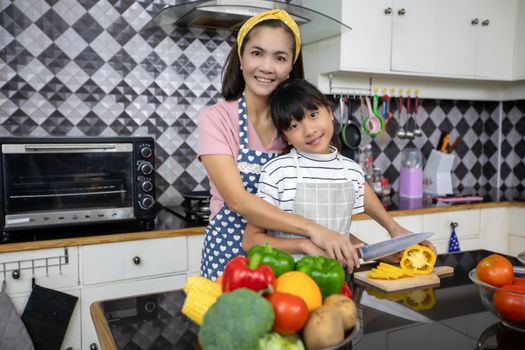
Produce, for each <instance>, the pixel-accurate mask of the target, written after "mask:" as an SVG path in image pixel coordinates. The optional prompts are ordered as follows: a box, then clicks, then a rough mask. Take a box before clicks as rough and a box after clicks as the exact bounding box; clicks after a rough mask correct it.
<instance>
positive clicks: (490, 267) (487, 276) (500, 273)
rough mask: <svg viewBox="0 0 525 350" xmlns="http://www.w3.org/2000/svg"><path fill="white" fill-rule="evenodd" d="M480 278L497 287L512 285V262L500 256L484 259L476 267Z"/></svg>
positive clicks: (495, 255)
mask: <svg viewBox="0 0 525 350" xmlns="http://www.w3.org/2000/svg"><path fill="white" fill-rule="evenodd" d="M476 275H477V276H478V278H479V279H480V280H481V281H483V282H485V283H488V284H490V285H492V286H495V287H502V286H505V285H507V284H512V281H513V280H514V270H513V268H512V264H511V262H510V261H509V260H508V259H507V258H505V257H503V256H501V255H498V254H492V255H490V256H487V257H486V258H484V259H482V260H481V261H480V262H479V263H478V266H477V267H476Z"/></svg>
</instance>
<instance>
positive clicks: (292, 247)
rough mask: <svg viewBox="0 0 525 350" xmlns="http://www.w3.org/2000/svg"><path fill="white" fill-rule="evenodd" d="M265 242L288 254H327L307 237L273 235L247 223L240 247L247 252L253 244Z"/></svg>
mask: <svg viewBox="0 0 525 350" xmlns="http://www.w3.org/2000/svg"><path fill="white" fill-rule="evenodd" d="M266 243H268V244H270V245H271V246H272V247H274V248H277V249H280V250H283V251H285V252H287V253H290V254H306V255H313V256H317V255H322V256H327V255H326V252H325V251H324V250H322V249H321V248H319V247H318V246H316V245H315V244H313V242H312V241H310V240H309V239H308V238H278V237H273V236H270V235H269V234H267V233H266V230H265V229H263V228H261V227H258V226H255V225H252V224H250V223H248V224H247V225H246V230H245V231H244V235H243V238H242V248H243V249H244V250H245V251H246V252H248V251H249V250H250V248H251V247H253V246H254V245H264V244H266Z"/></svg>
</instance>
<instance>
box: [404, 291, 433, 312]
mask: <svg viewBox="0 0 525 350" xmlns="http://www.w3.org/2000/svg"><path fill="white" fill-rule="evenodd" d="M403 304H405V305H406V306H408V307H409V308H411V309H412V310H415V311H421V310H430V309H432V308H433V307H434V305H435V304H436V296H435V294H434V289H433V288H426V289H417V290H414V291H411V292H407V295H406V297H405V299H403Z"/></svg>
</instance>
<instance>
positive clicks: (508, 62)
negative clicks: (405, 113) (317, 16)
mask: <svg viewBox="0 0 525 350" xmlns="http://www.w3.org/2000/svg"><path fill="white" fill-rule="evenodd" d="M338 1H339V4H340V8H341V11H340V13H339V14H333V13H329V14H330V15H333V16H334V17H336V18H337V19H339V20H341V21H342V22H343V23H345V24H348V25H349V26H350V27H352V30H350V31H346V32H343V33H342V34H341V35H339V36H337V37H333V38H329V39H326V40H321V41H318V42H314V43H309V44H307V45H304V46H303V58H304V65H305V72H306V76H307V78H308V79H312V80H316V76H317V74H327V73H335V74H336V75H337V74H339V73H342V72H353V73H358V72H361V73H385V74H403V75H415V76H433V77H434V76H435V77H451V78H467V79H490V80H502V81H507V80H512V79H513V78H514V79H517V78H518V77H517V76H516V77H514V72H515V71H519V70H518V69H516V68H514V66H515V65H516V64H514V60H516V58H517V57H522V56H523V55H522V54H519V53H518V54H514V51H515V50H518V51H519V52H523V51H524V49H523V46H525V43H524V42H523V41H522V40H521V41H520V40H515V38H519V37H520V33H519V32H518V30H519V28H522V27H520V26H519V24H518V23H517V18H518V14H517V13H518V9H519V4H518V1H517V0H503V1H498V0H460V1H457V0H427V1H418V0H375V1H362V0H338ZM304 6H307V7H311V8H313V9H316V10H319V11H321V12H326V10H325V9H324V8H323V7H324V6H326V5H325V4H324V3H323V2H319V1H316V0H306V1H304Z"/></svg>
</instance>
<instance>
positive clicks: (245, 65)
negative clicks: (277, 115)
mask: <svg viewBox="0 0 525 350" xmlns="http://www.w3.org/2000/svg"><path fill="white" fill-rule="evenodd" d="M293 44H294V42H293V38H292V36H291V35H290V34H289V33H288V32H286V31H285V30H284V29H283V28H273V27H268V26H260V27H256V28H254V29H252V31H251V32H250V34H249V38H248V41H247V42H246V43H245V45H244V51H243V53H242V57H241V70H242V75H243V77H244V81H245V83H246V87H245V91H246V93H247V94H254V95H256V96H264V97H268V96H269V95H270V94H271V93H272V92H273V90H275V88H276V87H277V85H279V83H280V82H282V81H284V80H286V79H287V78H288V76H289V74H290V72H291V71H292V66H293V58H294V56H293V52H292V48H293Z"/></svg>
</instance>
